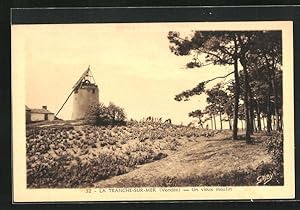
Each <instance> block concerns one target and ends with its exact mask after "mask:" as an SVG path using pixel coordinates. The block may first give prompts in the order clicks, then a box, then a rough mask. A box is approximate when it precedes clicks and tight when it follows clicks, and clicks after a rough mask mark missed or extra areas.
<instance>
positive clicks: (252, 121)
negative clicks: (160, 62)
mask: <svg viewBox="0 0 300 210" xmlns="http://www.w3.org/2000/svg"><path fill="white" fill-rule="evenodd" d="M248 83H249V81H248ZM248 87H249V89H248V91H249V104H248V105H249V114H250V124H249V125H250V133H251V134H252V135H253V132H254V129H255V119H254V111H253V96H252V91H251V88H250V85H248Z"/></svg>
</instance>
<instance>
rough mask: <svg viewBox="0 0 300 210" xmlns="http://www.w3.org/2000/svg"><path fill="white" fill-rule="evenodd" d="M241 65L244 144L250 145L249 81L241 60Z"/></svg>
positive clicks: (243, 62)
mask: <svg viewBox="0 0 300 210" xmlns="http://www.w3.org/2000/svg"><path fill="white" fill-rule="evenodd" d="M240 61H241V64H242V66H243V72H244V86H245V96H244V97H245V118H246V119H245V128H246V143H247V144H250V143H251V127H250V126H251V125H250V110H249V96H248V94H249V89H250V88H249V81H248V71H247V68H246V67H247V65H246V64H245V60H244V59H241V60H240Z"/></svg>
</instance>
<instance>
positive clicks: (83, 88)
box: [55, 67, 99, 120]
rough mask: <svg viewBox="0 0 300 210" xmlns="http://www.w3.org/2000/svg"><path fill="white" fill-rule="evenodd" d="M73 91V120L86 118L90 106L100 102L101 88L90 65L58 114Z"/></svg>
mask: <svg viewBox="0 0 300 210" xmlns="http://www.w3.org/2000/svg"><path fill="white" fill-rule="evenodd" d="M73 93H74V95H73V112H72V120H79V119H84V118H85V117H86V115H87V111H88V110H89V108H90V106H91V105H94V104H99V89H98V86H97V84H96V82H95V79H94V77H93V75H92V72H91V70H90V67H88V69H87V70H86V71H85V72H84V73H83V74H82V75H81V77H80V78H79V79H78V81H77V82H76V83H75V85H74V86H73V88H72V91H71V93H70V94H69V96H68V97H67V99H66V101H65V102H64V104H63V105H62V107H61V108H60V109H59V111H58V112H57V113H56V115H58V113H59V112H60V110H61V109H62V108H63V106H64V105H65V104H66V103H67V101H68V99H69V98H70V96H71V95H72V94H73ZM56 115H55V116H56Z"/></svg>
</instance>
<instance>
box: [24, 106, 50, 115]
mask: <svg viewBox="0 0 300 210" xmlns="http://www.w3.org/2000/svg"><path fill="white" fill-rule="evenodd" d="M25 108H26V111H30V112H31V113H39V114H54V113H53V112H50V111H49V110H47V109H31V108H29V107H28V106H26V105H25Z"/></svg>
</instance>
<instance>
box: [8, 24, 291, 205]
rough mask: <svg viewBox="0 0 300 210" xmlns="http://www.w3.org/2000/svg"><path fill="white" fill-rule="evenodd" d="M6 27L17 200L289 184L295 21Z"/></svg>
mask: <svg viewBox="0 0 300 210" xmlns="http://www.w3.org/2000/svg"><path fill="white" fill-rule="evenodd" d="M11 38H12V55H11V57H12V111H13V113H12V116H13V118H12V119H13V139H12V147H13V151H12V154H13V155H12V159H13V201H14V202H61V201H155V200H236V199H249V200H250V199H291V198H294V196H295V169H294V166H295V165H294V102H293V98H294V96H293V92H294V89H293V71H294V69H293V66H294V65H293V22H292V21H256V22H251V21H248V22H177V23H176V22H172V23H168V22H165V23H97V24H96V23H94V24H27V25H22V24H19V25H12V29H11Z"/></svg>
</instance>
